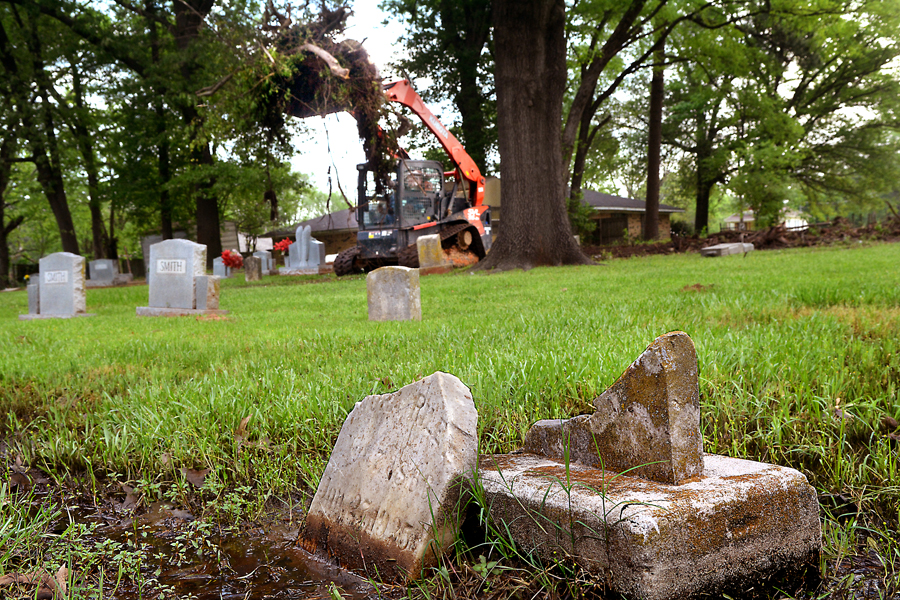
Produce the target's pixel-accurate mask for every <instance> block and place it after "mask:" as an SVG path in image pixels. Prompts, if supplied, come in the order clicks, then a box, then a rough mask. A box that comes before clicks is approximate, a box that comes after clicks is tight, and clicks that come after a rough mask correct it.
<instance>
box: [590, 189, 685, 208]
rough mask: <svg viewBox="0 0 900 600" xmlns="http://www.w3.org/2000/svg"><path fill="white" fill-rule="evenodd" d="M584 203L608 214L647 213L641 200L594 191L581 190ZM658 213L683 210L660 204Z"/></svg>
mask: <svg viewBox="0 0 900 600" xmlns="http://www.w3.org/2000/svg"><path fill="white" fill-rule="evenodd" d="M583 194H584V200H583V201H584V203H585V204H588V205H589V206H592V207H593V208H594V210H602V211H609V212H636V213H643V212H647V203H646V202H644V201H643V200H635V199H634V198H623V197H622V196H613V195H612V194H602V193H600V192H595V191H594V190H583ZM659 212H661V213H683V212H684V209H683V208H678V207H675V206H669V205H668V204H660V205H659Z"/></svg>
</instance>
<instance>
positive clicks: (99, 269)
mask: <svg viewBox="0 0 900 600" xmlns="http://www.w3.org/2000/svg"><path fill="white" fill-rule="evenodd" d="M88 267H89V268H88V271H89V272H90V279H88V281H89V282H92V283H96V284H99V285H113V282H114V280H115V278H116V275H118V274H119V261H117V260H112V259H110V258H100V259H97V260H92V261H91V262H90V263H89V265H88Z"/></svg>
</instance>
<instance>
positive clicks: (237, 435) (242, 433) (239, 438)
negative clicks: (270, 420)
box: [234, 415, 253, 444]
mask: <svg viewBox="0 0 900 600" xmlns="http://www.w3.org/2000/svg"><path fill="white" fill-rule="evenodd" d="M252 416H253V415H247V416H246V417H244V418H243V419H241V423H240V425H238V428H237V429H236V430H235V432H234V441H236V442H237V443H238V444H240V443H242V442H243V441H244V440H245V439H247V425H248V424H249V423H250V418H251V417H252Z"/></svg>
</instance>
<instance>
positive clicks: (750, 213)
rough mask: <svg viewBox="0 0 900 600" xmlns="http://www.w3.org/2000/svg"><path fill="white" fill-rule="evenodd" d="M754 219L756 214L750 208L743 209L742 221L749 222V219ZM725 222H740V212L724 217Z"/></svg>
mask: <svg viewBox="0 0 900 600" xmlns="http://www.w3.org/2000/svg"><path fill="white" fill-rule="evenodd" d="M755 220H756V214H754V212H753V211H752V210H745V211H744V222H745V223H749V222H750V221H755ZM725 222H726V223H740V222H741V214H740V213H735V214H733V215H731V216H728V217H725Z"/></svg>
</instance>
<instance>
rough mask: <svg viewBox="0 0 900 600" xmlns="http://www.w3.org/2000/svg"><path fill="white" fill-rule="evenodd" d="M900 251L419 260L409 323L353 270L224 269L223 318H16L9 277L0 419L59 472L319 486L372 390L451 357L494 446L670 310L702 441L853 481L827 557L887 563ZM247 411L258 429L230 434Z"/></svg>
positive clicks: (896, 547) (591, 376)
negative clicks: (490, 269)
mask: <svg viewBox="0 0 900 600" xmlns="http://www.w3.org/2000/svg"><path fill="white" fill-rule="evenodd" d="M898 265H900V245H896V244H893V245H891V244H881V245H867V246H859V247H857V246H852V247H848V248H841V249H814V250H790V251H772V252H755V253H752V254H749V255H748V256H746V257H742V256H736V257H726V258H719V259H703V258H700V257H699V256H697V255H675V256H656V257H648V258H641V259H629V260H618V261H611V262H608V263H606V264H605V265H603V266H593V267H562V268H550V269H534V270H532V271H528V272H510V273H500V274H493V275H482V274H476V275H471V274H464V273H457V274H452V275H444V276H431V277H425V278H423V279H422V280H421V293H422V314H423V321H422V322H404V323H396V322H394V323H370V322H369V321H368V320H367V315H366V293H365V281H364V279H363V278H362V277H356V278H351V279H342V280H336V279H334V278H326V279H325V280H324V281H322V280H318V279H316V278H286V277H283V278H276V277H273V278H265V279H264V280H263V281H262V282H259V283H252V284H247V283H245V282H244V281H243V280H242V279H243V278H242V274H240V273H239V274H238V275H237V277H235V278H234V279H232V280H227V281H225V282H223V284H222V294H221V298H222V307H223V308H225V309H227V310H229V311H231V314H230V315H229V316H228V318H227V319H226V320H198V319H195V318H169V319H163V318H138V317H136V316H135V307H137V306H143V305H146V303H147V288H146V287H140V286H135V287H129V288H112V289H90V290H88V292H87V305H88V311H89V312H93V313H97V316H95V317H92V318H81V319H71V320H40V321H28V322H20V321H18V320H17V315H18V314H20V313H24V312H27V298H26V295H25V293H24V292H12V293H4V294H0V412H2V415H3V421H2V423H0V439H2V438H6V440H7V442H8V443H9V444H10V456H12V453H14V452H15V453H18V454H21V455H22V457H23V459H24V460H25V462H26V464H30V465H32V466H37V467H40V468H41V469H43V470H45V471H46V472H48V473H50V474H51V476H53V477H56V478H57V479H59V480H63V479H65V478H66V477H69V476H76V477H85V476H86V477H87V478H88V479H90V480H91V481H99V482H101V483H102V482H103V481H111V480H117V481H131V482H133V483H139V484H141V485H143V486H144V489H145V490H150V489H151V488H152V489H154V490H156V493H161V492H160V491H159V490H161V489H169V488H171V489H175V490H180V492H179V493H183V492H184V486H183V483H182V482H180V479H179V477H178V475H177V471H176V470H177V469H179V468H182V467H184V468H197V469H199V468H210V469H212V473H213V475H212V476H213V477H214V478H215V480H216V481H217V482H218V485H219V486H220V488H221V489H223V490H224V489H227V488H229V486H231V487H233V486H237V485H249V486H252V487H253V489H255V490H257V492H258V493H259V494H260V496H261V497H266V496H267V495H283V494H291V493H296V492H297V491H298V490H304V491H308V490H310V489H311V488H312V487H313V486H314V485H315V484H316V483H317V480H318V476H319V474H320V473H321V471H322V470H323V468H324V463H325V460H327V457H328V453H329V452H330V449H331V446H332V444H333V443H334V440H335V439H336V437H337V434H338V431H339V429H340V426H341V424H342V422H343V420H344V418H345V416H346V414H347V412H348V411H349V410H350V409H351V408H352V406H353V404H354V403H355V402H356V401H358V400H360V399H361V398H362V397H364V396H365V395H367V394H372V393H384V392H387V391H390V390H393V389H396V388H398V387H400V386H402V385H405V384H407V383H410V382H412V381H414V380H416V379H418V378H420V377H422V376H425V375H428V374H430V373H432V372H434V371H437V370H441V371H446V372H449V373H453V374H454V375H456V376H458V377H459V378H460V379H462V381H463V382H465V383H466V384H467V385H468V386H469V387H470V388H471V389H472V391H473V394H474V398H475V402H476V407H477V408H478V412H479V430H480V442H481V450H482V452H503V451H509V450H512V449H514V448H516V447H517V446H518V445H519V443H520V442H521V440H522V437H523V435H524V433H525V431H526V430H527V428H528V426H529V425H530V424H531V423H532V422H533V421H535V420H537V419H542V418H555V417H568V416H572V415H575V414H579V413H582V412H589V411H590V410H591V407H590V401H591V399H592V398H594V397H595V396H596V395H598V394H599V393H600V392H602V391H603V390H604V389H605V388H606V387H607V386H608V385H610V384H611V383H612V382H613V381H614V380H615V379H616V378H617V377H618V375H619V374H621V372H622V371H623V370H624V369H625V368H626V367H627V366H628V365H629V364H630V363H631V361H633V360H634V359H635V358H636V357H637V356H638V355H639V354H640V353H641V352H642V351H643V350H644V348H645V347H646V346H647V345H648V344H649V343H650V342H651V341H652V340H653V339H654V338H655V337H656V336H658V335H660V334H662V333H665V332H667V331H672V330H683V331H686V332H687V333H688V334H690V336H691V337H692V338H693V340H694V343H695V344H696V347H697V353H698V357H699V361H700V378H701V381H700V386H701V401H702V407H703V417H702V427H703V433H704V436H705V450H706V451H707V452H714V453H722V454H727V455H730V456H737V457H745V458H751V459H757V460H764V461H769V462H775V463H779V464H783V465H788V466H792V467H795V468H798V469H800V470H802V471H803V472H804V473H805V474H807V476H808V477H809V479H810V481H811V482H812V484H813V485H814V486H816V488H817V489H818V490H819V491H820V493H830V494H842V495H844V496H845V497H848V498H851V499H853V501H854V502H855V503H856V506H857V507H858V508H859V509H860V512H859V515H858V516H856V517H854V518H853V520H852V521H851V522H849V524H848V522H847V521H842V523H841V524H840V525H839V524H838V523H837V522H836V521H831V520H830V519H826V523H825V536H826V538H825V539H826V554H827V556H828V557H831V558H834V557H837V556H839V555H840V554H842V553H843V554H846V553H850V552H853V551H854V550H853V549H854V548H856V547H857V546H860V545H866V544H868V545H869V547H875V548H877V549H878V552H879V555H880V556H882V557H883V558H884V559H885V560H889V561H893V562H895V563H898V564H900V541H898V534H897V530H898V525H897V511H898V508H900V477H898V475H900V473H898V470H900V467H898V450H897V449H898V444H897V442H896V441H891V440H890V439H889V438H888V437H887V435H886V433H885V431H883V429H882V427H881V422H882V419H883V417H885V416H886V415H890V416H892V417H894V418H900V398H898V391H897V390H898V387H900V274H898V272H900V268H898ZM693 284H701V285H703V286H709V287H706V288H704V289H702V290H701V291H694V290H688V291H684V290H683V288H685V287H686V286H691V285H693ZM836 409H838V410H840V411H841V412H840V413H838V412H836ZM840 415H846V417H845V418H841V416H840ZM246 416H251V420H250V423H249V425H248V428H247V431H248V435H249V439H250V441H252V442H259V444H257V445H255V446H254V447H253V448H248V447H246V446H244V447H241V446H240V445H239V444H238V443H237V442H236V441H235V439H234V432H235V430H236V429H237V428H238V426H239V423H240V422H241V420H242V419H243V418H244V417H246ZM0 517H2V515H0ZM0 566H2V565H0ZM895 572H897V571H895Z"/></svg>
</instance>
